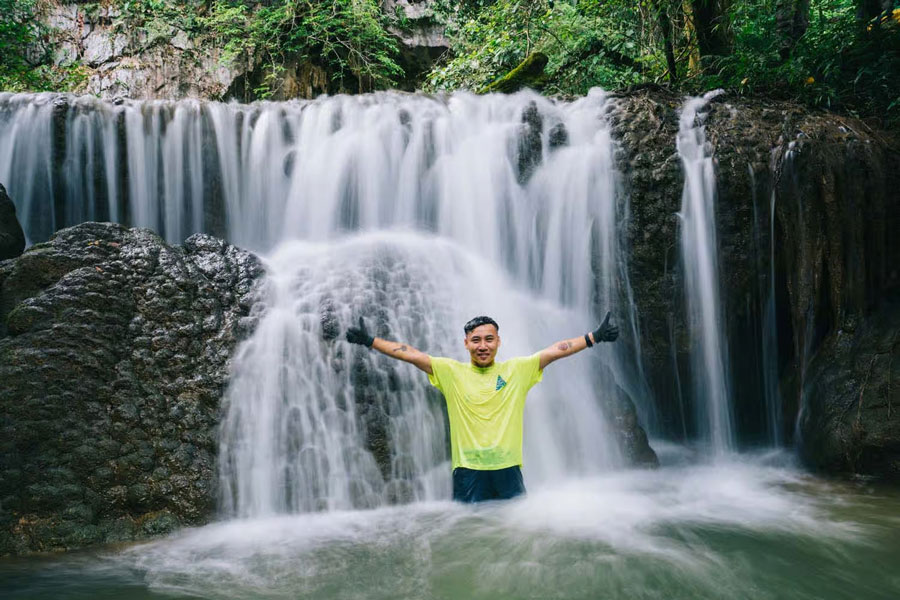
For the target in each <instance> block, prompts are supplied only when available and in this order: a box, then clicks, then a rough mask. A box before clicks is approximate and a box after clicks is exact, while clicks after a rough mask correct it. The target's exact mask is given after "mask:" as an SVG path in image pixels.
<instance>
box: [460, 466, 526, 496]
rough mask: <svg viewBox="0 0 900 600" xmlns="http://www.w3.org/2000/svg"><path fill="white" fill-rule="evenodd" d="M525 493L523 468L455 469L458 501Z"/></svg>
mask: <svg viewBox="0 0 900 600" xmlns="http://www.w3.org/2000/svg"><path fill="white" fill-rule="evenodd" d="M524 493H525V483H524V482H523V481H522V469H520V468H519V467H509V468H506V469H497V470H495V471H476V470H474V469H466V468H464V467H457V468H455V469H453V499H454V500H456V501H457V502H483V501H485V500H507V499H509V498H515V497H516V496H521V495H522V494H524Z"/></svg>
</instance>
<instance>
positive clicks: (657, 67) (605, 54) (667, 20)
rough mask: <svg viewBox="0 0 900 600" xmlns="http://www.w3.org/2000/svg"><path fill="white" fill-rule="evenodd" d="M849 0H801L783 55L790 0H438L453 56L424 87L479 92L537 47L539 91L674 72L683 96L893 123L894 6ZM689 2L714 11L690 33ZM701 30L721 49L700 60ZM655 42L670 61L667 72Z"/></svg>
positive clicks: (897, 26) (897, 49)
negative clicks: (862, 9)
mask: <svg viewBox="0 0 900 600" xmlns="http://www.w3.org/2000/svg"><path fill="white" fill-rule="evenodd" d="M860 1H861V0H811V2H810V8H809V10H808V20H809V25H808V27H807V28H806V30H805V32H801V33H802V35H800V34H799V33H798V34H797V37H798V38H799V39H796V40H795V42H794V43H792V44H791V45H790V50H789V51H787V52H786V51H785V48H784V45H783V39H784V38H783V37H782V35H783V31H779V26H781V27H782V28H783V27H784V20H782V22H781V23H780V24H779V23H778V17H777V15H778V13H779V11H781V12H782V13H784V11H785V10H790V9H794V10H797V9H798V7H799V6H802V3H800V2H794V3H792V2H790V1H788V0H780V1H779V0H747V1H746V2H744V1H742V2H737V1H721V2H712V0H639V1H638V2H626V1H625V0H607V1H605V2H597V1H596V0H555V1H553V0H468V1H465V2H455V1H453V0H445V1H444V2H443V3H442V8H443V13H444V16H445V17H448V16H449V17H451V22H453V21H455V23H456V24H455V25H453V26H451V27H449V28H448V30H447V33H448V35H449V36H450V39H451V42H452V56H451V57H450V58H449V59H448V60H447V61H446V62H444V63H443V64H440V65H438V66H437V67H436V68H435V69H433V70H432V72H431V73H430V74H429V75H428V86H429V87H430V89H434V90H451V89H456V88H467V89H473V90H478V89H484V88H485V86H486V85H487V84H489V83H490V82H492V81H495V80H496V79H497V78H499V77H501V76H503V75H504V74H505V73H507V72H509V71H510V70H511V69H513V68H514V67H515V66H516V65H518V64H519V63H520V62H521V61H522V60H523V59H524V58H525V57H526V56H527V55H528V54H530V53H531V52H535V51H539V52H542V53H544V54H546V55H547V56H548V57H549V63H548V65H547V68H546V77H545V85H544V91H545V92H549V93H558V94H565V95H571V94H583V93H585V92H586V91H587V90H588V89H589V88H590V87H592V86H601V87H604V88H606V89H617V88H621V87H624V86H627V85H630V84H634V83H644V82H646V83H657V84H658V83H663V82H665V81H668V80H670V79H674V80H675V81H676V82H677V86H678V87H679V88H680V91H684V92H699V91H702V90H707V89H711V88H715V87H725V88H727V89H729V90H732V91H734V92H737V93H742V94H761V95H766V96H769V97H776V98H783V99H792V100H799V101H803V102H806V103H808V104H810V105H813V106H824V107H835V108H840V109H842V110H845V111H849V112H853V113H857V114H860V115H862V116H871V115H875V116H878V117H880V118H883V119H885V120H886V121H888V122H889V123H898V122H900V76H898V75H897V73H900V10H897V11H895V12H894V13H893V14H889V15H883V16H882V18H876V19H874V20H860V19H859V17H858V15H859V14H860V13H859V11H858V5H859V3H860ZM699 2H703V3H704V6H706V7H707V18H709V17H710V15H709V14H708V9H709V7H710V6H713V5H714V7H715V9H714V12H715V11H719V12H718V13H716V14H712V18H711V20H710V21H709V23H711V24H708V25H707V27H708V29H707V30H705V32H701V31H698V30H697V28H698V27H702V26H703V23H701V22H700V21H699V20H698V19H697V18H696V16H695V14H694V11H693V9H692V8H691V7H692V6H699V5H698V3H699ZM895 6H900V2H895ZM800 10H801V11H802V8H801V9H800ZM802 16H804V17H806V16H807V14H806V12H803V13H802ZM794 23H796V21H795V22H794ZM723 27H724V28H726V30H723V31H720V30H721V28H723ZM700 33H704V34H705V35H706V36H707V38H708V37H709V36H710V35H719V34H722V35H719V39H721V40H724V43H725V44H726V46H725V51H724V52H720V55H718V56H700V49H699V45H698V38H699V36H700ZM666 40H668V41H669V43H670V47H671V49H672V59H673V60H674V63H675V65H676V67H675V71H676V72H675V73H674V74H672V75H670V74H669V73H668V66H667V61H666V56H665V41H666ZM673 75H674V77H673Z"/></svg>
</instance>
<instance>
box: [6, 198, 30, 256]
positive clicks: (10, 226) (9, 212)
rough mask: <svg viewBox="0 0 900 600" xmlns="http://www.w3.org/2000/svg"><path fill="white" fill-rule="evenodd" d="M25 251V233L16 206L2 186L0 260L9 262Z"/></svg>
mask: <svg viewBox="0 0 900 600" xmlns="http://www.w3.org/2000/svg"><path fill="white" fill-rule="evenodd" d="M24 250H25V232H24V231H22V225H20V224H19V219H17V218H16V205H15V204H13V201H12V200H11V199H10V197H9V196H8V195H7V194H6V188H4V187H3V185H0V260H8V259H10V258H15V257H17V256H19V255H20V254H22V252H23V251H24Z"/></svg>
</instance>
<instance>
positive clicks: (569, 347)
mask: <svg viewBox="0 0 900 600" xmlns="http://www.w3.org/2000/svg"><path fill="white" fill-rule="evenodd" d="M609 315H610V313H608V312H607V313H606V318H605V319H604V320H603V323H602V324H601V325H600V327H598V328H597V329H595V330H594V331H591V332H590V333H586V334H584V335H583V336H581V337H577V338H572V339H568V340H561V341H559V342H556V343H555V344H553V345H552V346H548V347H546V348H544V349H543V350H541V366H540V368H541V369H542V370H543V368H544V367H546V366H547V365H549V364H550V363H552V362H553V361H555V360H559V359H560V358H565V357H566V356H571V355H573V354H575V353H576V352H581V351H582V350H584V349H585V348H590V347H591V346H593V345H594V344H596V343H598V342H612V341H615V339H616V338H617V337H619V328H618V327H616V326H615V325H610V324H609Z"/></svg>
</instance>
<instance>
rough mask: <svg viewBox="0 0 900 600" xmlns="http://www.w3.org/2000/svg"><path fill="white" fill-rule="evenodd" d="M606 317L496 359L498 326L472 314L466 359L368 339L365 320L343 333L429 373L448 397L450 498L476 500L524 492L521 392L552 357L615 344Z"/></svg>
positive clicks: (612, 327) (538, 376) (615, 329)
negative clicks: (577, 332) (524, 352)
mask: <svg viewBox="0 0 900 600" xmlns="http://www.w3.org/2000/svg"><path fill="white" fill-rule="evenodd" d="M609 315H610V313H606V319H604V321H603V324H602V325H600V327H598V328H597V329H596V330H594V331H591V332H588V333H586V334H584V336H582V337H577V338H572V339H569V340H562V341H560V342H557V343H555V344H553V345H552V346H548V347H547V348H544V349H543V350H541V351H540V352H537V353H535V354H532V355H531V356H522V357H517V358H513V359H510V360H507V361H504V362H494V357H495V356H496V354H497V349H498V348H500V333H499V332H500V327H499V325H497V322H496V321H494V320H493V319H492V318H490V317H484V316H481V317H475V318H474V319H472V320H471V321H469V322H468V323H466V325H465V327H464V328H463V330H464V331H465V334H466V337H465V341H464V343H465V346H466V350H468V351H469V356H470V362H469V363H461V362H458V361H455V360H453V359H450V358H443V357H438V356H429V355H428V354H425V353H424V352H421V351H419V350H416V349H415V348H413V347H412V346H409V345H408V344H403V343H399V342H391V341H388V340H384V339H381V338H376V337H372V336H371V335H369V333H368V332H367V331H366V326H365V323H363V319H362V317H360V318H359V327H351V328H349V329H348V330H347V341H349V342H351V343H353V344H361V345H363V346H366V347H368V348H374V349H375V350H378V351H379V352H381V353H382V354H386V355H387V356H390V357H393V358H397V359H400V360H402V361H406V362H408V363H411V364H413V365H415V366H416V367H418V368H419V369H421V370H422V371H425V372H426V373H427V374H428V381H430V382H431V384H432V385H433V386H435V387H436V388H438V389H439V390H441V392H442V393H443V394H444V399H445V400H446V402H447V414H448V416H449V417H450V448H451V455H452V457H451V458H452V461H453V499H454V500H457V501H459V502H480V501H483V500H499V499H507V498H514V497H515V496H518V495H520V494H523V493H525V485H524V483H523V482H522V471H521V466H522V425H523V417H524V414H525V396H526V394H527V393H528V390H530V389H531V388H532V386H534V385H535V384H536V383H538V382H539V381H541V379H542V377H543V374H544V367H546V366H547V365H549V364H550V363H552V362H553V361H556V360H559V359H560V358H564V357H566V356H571V355H572V354H575V353H576V352H580V351H582V350H584V349H585V348H590V347H591V346H593V345H594V344H597V343H599V342H612V341H614V340H615V339H616V338H617V337H618V336H619V328H618V327H616V326H615V325H610V324H609Z"/></svg>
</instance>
